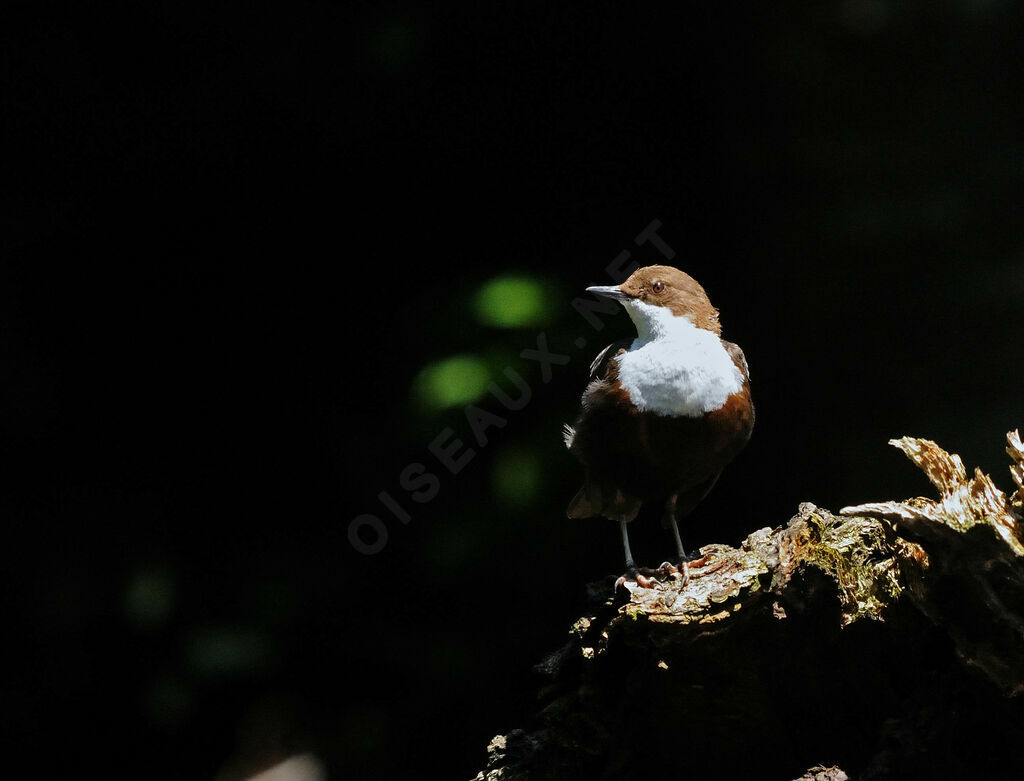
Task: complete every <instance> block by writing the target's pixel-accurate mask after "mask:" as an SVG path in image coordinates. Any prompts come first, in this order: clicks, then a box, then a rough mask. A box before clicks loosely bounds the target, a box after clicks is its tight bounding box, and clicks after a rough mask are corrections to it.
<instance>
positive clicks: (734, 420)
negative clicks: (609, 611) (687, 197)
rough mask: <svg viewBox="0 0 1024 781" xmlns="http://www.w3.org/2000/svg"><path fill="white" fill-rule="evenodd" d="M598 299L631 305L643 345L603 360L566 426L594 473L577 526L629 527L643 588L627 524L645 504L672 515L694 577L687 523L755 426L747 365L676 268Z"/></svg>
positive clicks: (642, 272)
mask: <svg viewBox="0 0 1024 781" xmlns="http://www.w3.org/2000/svg"><path fill="white" fill-rule="evenodd" d="M587 292H590V293H595V294H597V295H600V296H605V297H608V298H612V299H615V300H616V301H618V302H620V303H621V304H622V306H623V307H625V309H626V311H627V312H628V313H629V316H630V319H632V321H633V324H634V325H635V326H636V330H637V337H636V339H634V340H632V341H631V342H630V341H620V342H616V343H614V344H610V345H608V347H606V348H605V349H604V350H603V351H602V352H601V353H600V354H599V355H598V356H597V358H596V359H594V362H593V364H591V366H590V382H589V384H588V385H587V388H586V390H585V391H584V393H583V400H582V405H583V409H582V411H581V413H580V416H579V418H578V420H577V421H576V424H575V425H574V426H566V427H565V444H566V446H567V447H568V448H569V451H570V452H571V453H572V454H573V455H574V456H576V457H577V458H578V459H579V460H580V461H581V462H582V463H583V466H584V468H585V470H586V473H585V476H584V480H583V487H582V488H580V490H579V492H578V493H577V494H576V496H575V497H574V498H573V500H572V501H571V502H570V503H569V508H568V511H567V512H568V516H569V517H570V518H590V517H593V516H604V517H605V518H609V519H611V520H614V521H618V522H619V524H620V526H621V529H622V543H623V546H624V547H625V551H626V568H627V570H628V571H629V572H630V573H631V574H633V575H634V576H635V577H636V578H637V579H638V581H639V580H642V579H643V576H642V575H641V574H640V573H639V572H638V570H637V568H636V564H635V563H634V561H633V556H632V553H631V552H630V549H629V537H628V534H627V531H626V524H627V523H629V522H630V521H632V520H633V519H634V518H636V516H637V513H638V512H639V511H640V507H641V505H642V504H644V503H648V502H652V503H658V504H660V505H662V506H663V507H664V513H665V514H664V522H665V524H666V525H667V526H671V528H672V532H673V534H674V536H675V543H676V552H677V554H678V556H679V561H680V566H681V567H682V569H683V572H684V577H688V567H687V561H688V560H689V558H688V557H687V555H686V551H685V550H684V549H683V543H682V540H681V538H680V536H679V526H678V524H677V520H678V519H679V518H682V517H684V516H685V515H687V514H688V513H689V512H690V511H691V510H692V509H693V508H694V507H696V506H697V504H698V503H699V502H700V501H701V500H702V499H703V498H704V497H705V496H706V495H707V493H708V491H710V490H711V488H712V486H714V484H715V481H716V480H717V479H718V475H719V473H721V471H722V469H723V468H724V467H725V465H726V464H728V463H729V462H730V461H732V460H733V459H734V458H735V457H736V455H737V454H738V453H739V452H740V451H741V450H742V449H743V447H744V445H746V444H747V440H748V439H750V432H751V430H752V429H753V427H754V405H753V402H752V401H751V397H750V375H749V371H748V369H747V361H746V358H744V356H743V351H742V350H741V349H740V348H739V346H737V345H735V344H733V343H732V342H727V341H725V340H724V339H722V338H721V334H722V326H721V324H720V323H719V320H718V310H717V309H715V307H714V306H712V304H711V301H710V300H709V299H708V296H707V294H706V293H705V292H704V288H703V287H701V286H700V285H699V284H698V283H697V280H695V279H694V278H693V277H691V276H690V275H688V274H685V273H684V272H682V271H680V270H679V269H677V268H672V267H671V266H647V267H645V268H641V269H638V270H637V271H635V272H634V273H633V274H632V275H631V276H630V277H629V279H627V280H626V281H625V282H623V283H622V284H621V285H618V286H610V287H588V288H587ZM662 567H663V568H665V567H667V568H668V569H674V568H673V567H671V565H662Z"/></svg>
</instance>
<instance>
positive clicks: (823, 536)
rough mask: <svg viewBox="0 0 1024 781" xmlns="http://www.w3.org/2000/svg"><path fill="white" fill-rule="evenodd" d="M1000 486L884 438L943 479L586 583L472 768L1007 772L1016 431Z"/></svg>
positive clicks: (1018, 624)
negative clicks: (664, 568)
mask: <svg viewBox="0 0 1024 781" xmlns="http://www.w3.org/2000/svg"><path fill="white" fill-rule="evenodd" d="M1007 441H1008V443H1009V447H1008V448H1007V452H1008V453H1009V454H1010V455H1011V457H1012V459H1013V466H1012V467H1011V475H1012V477H1013V479H1014V481H1015V483H1016V484H1017V490H1016V491H1015V493H1014V494H1013V495H1012V496H1010V497H1006V496H1005V495H1004V494H1003V493H1002V492H1001V491H999V489H998V488H996V487H995V485H994V484H993V482H992V481H991V479H990V478H988V477H987V476H986V475H984V474H982V473H981V472H979V471H977V470H976V471H975V475H974V476H973V477H971V478H968V476H967V474H966V471H965V470H964V467H963V463H962V462H961V460H960V458H959V457H958V456H955V455H950V454H948V453H946V452H945V451H944V450H942V448H940V447H938V445H936V444H935V443H934V442H931V441H928V440H923V439H913V438H909V437H905V438H903V439H900V440H893V441H892V442H891V444H893V445H895V446H896V447H899V448H900V449H901V450H903V452H904V453H906V454H907V455H908V456H909V457H910V458H911V459H912V460H913V461H914V462H915V463H916V464H917V465H918V466H919V467H921V468H922V469H923V470H924V471H925V473H926V475H927V476H928V478H929V479H930V480H931V482H932V483H933V485H934V486H935V487H936V488H937V489H938V490H939V499H938V500H937V501H935V500H930V499H922V498H918V499H910V500H907V501H904V502H882V503H876V504H865V505H859V506H856V507H847V508H844V509H843V510H841V511H840V513H839V514H838V515H834V514H833V513H831V512H829V511H827V510H824V509H822V508H819V507H816V506H814V505H813V504H810V503H805V504H802V505H801V506H800V508H799V510H798V512H797V514H796V515H795V516H794V517H793V518H792V519H791V520H790V521H789V522H788V523H787V524H786V525H784V526H779V527H776V528H774V529H772V528H764V529H759V530H758V531H755V532H754V533H752V534H751V535H750V536H748V537H747V538H746V540H744V542H743V543H742V545H741V546H740V547H739V548H732V547H729V546H726V545H708V546H705V547H703V548H702V549H701V554H702V556H701V558H700V559H699V560H698V561H696V562H693V564H692V565H691V568H690V579H689V582H688V583H684V582H683V579H682V578H681V577H680V576H678V575H673V576H671V578H668V579H663V580H658V581H657V582H656V583H654V584H653V586H652V587H650V588H645V587H642V586H639V585H637V584H636V583H634V582H632V581H628V582H627V583H626V584H625V585H624V586H622V587H620V588H619V589H618V590H617V591H616V590H614V582H615V578H614V577H613V576H612V577H609V578H608V579H607V580H606V581H603V582H601V583H597V584H592V585H591V587H590V589H589V592H590V595H591V604H592V609H591V610H589V612H588V613H587V615H585V616H583V617H581V618H580V619H579V620H577V621H576V622H575V624H574V625H573V626H572V628H571V630H570V632H569V638H568V641H567V642H566V643H565V644H564V646H563V647H562V648H560V649H559V650H558V651H556V652H555V653H553V654H551V655H550V656H549V657H548V658H547V659H545V660H544V661H543V662H542V663H541V664H539V665H538V666H537V667H536V671H537V673H538V676H539V678H540V685H539V692H538V699H539V710H538V713H537V716H536V720H535V723H534V724H533V725H529V726H528V728H527V729H523V730H515V731H513V732H511V733H509V734H508V735H499V736H498V737H496V738H495V739H494V740H493V741H492V742H491V745H490V746H489V747H488V759H487V768H486V769H485V770H483V771H481V772H480V773H479V774H478V775H477V779H478V781H497V779H502V780H504V781H509V780H514V781H543V780H546V779H572V778H595V779H614V778H625V777H627V776H628V777H630V778H634V777H637V776H647V775H651V776H655V777H661V778H683V777H689V776H694V777H698V778H721V779H731V778H748V777H749V778H758V779H797V778H815V779H821V780H822V781H825V780H826V779H834V780H835V781H839V779H843V778H846V777H847V773H849V774H850V777H851V778H856V779H895V778H901V779H904V778H929V779H934V778H1022V777H1024V754H1022V752H1019V751H1018V750H1017V742H1018V741H1019V738H1020V735H1022V734H1024V697H1021V696H1020V695H1021V694H1022V693H1024V537H1022V533H1021V529H1022V525H1021V516H1020V515H1019V511H1020V508H1021V505H1022V500H1024V447H1022V446H1021V441H1020V438H1019V436H1018V435H1017V433H1016V432H1011V433H1010V434H1009V435H1008V436H1007Z"/></svg>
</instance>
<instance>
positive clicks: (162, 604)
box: [124, 569, 175, 629]
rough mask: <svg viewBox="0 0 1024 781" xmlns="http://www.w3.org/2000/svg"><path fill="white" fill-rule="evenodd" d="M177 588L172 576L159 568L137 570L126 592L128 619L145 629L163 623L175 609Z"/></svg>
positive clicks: (125, 603) (125, 600)
mask: <svg viewBox="0 0 1024 781" xmlns="http://www.w3.org/2000/svg"><path fill="white" fill-rule="evenodd" d="M174 601H175V588H174V580H173V579H172V578H171V576H170V575H169V574H168V573H166V572H163V571H161V570H158V569H153V570H143V571H140V572H137V573H136V574H135V576H134V577H133V578H132V580H131V581H130V582H129V583H128V587H127V589H126V590H125V594H124V611H125V614H126V616H127V618H128V620H129V621H130V622H131V623H132V624H134V625H135V626H138V627H141V628H143V629H153V628H156V627H158V626H160V625H161V624H163V623H164V622H165V621H166V620H167V619H168V617H169V616H170V614H171V611H172V610H173V609H174Z"/></svg>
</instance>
